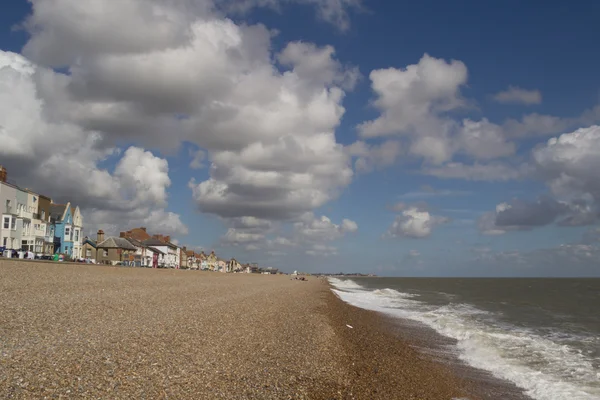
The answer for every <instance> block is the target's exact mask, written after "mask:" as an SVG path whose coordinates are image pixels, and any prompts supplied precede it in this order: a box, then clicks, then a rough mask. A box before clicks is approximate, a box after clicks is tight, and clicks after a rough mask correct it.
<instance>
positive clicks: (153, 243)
mask: <svg viewBox="0 0 600 400" xmlns="http://www.w3.org/2000/svg"><path fill="white" fill-rule="evenodd" d="M142 243H143V244H145V245H146V246H167V244H166V243H165V242H163V241H162V240H158V239H154V238H150V239H146V240H144V241H143V242H142Z"/></svg>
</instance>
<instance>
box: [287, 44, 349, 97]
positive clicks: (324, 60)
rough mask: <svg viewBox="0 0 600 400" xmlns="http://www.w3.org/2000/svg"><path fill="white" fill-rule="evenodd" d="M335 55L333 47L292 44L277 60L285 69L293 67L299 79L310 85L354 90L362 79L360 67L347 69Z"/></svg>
mask: <svg viewBox="0 0 600 400" xmlns="http://www.w3.org/2000/svg"><path fill="white" fill-rule="evenodd" d="M334 55H335V49H334V48H333V46H324V47H317V46H316V45H315V44H313V43H306V42H291V43H289V44H288V45H287V46H286V47H285V48H284V49H283V51H281V53H279V54H278V55H277V60H278V61H279V63H280V64H281V65H283V66H285V67H292V68H293V71H294V73H295V74H296V75H297V76H298V78H299V79H301V80H302V81H303V82H305V83H306V84H308V85H310V84H311V83H312V84H313V85H315V86H317V87H322V85H323V84H324V83H326V84H337V85H339V86H340V87H342V88H343V89H347V90H352V89H353V88H354V86H356V82H357V81H358V79H359V78H360V72H359V71H358V67H351V68H346V67H344V66H343V65H342V64H341V63H340V62H339V61H337V60H336V59H335V58H334Z"/></svg>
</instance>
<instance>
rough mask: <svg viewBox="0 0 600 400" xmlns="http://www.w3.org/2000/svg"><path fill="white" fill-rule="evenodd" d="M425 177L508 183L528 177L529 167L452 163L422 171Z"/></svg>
mask: <svg viewBox="0 0 600 400" xmlns="http://www.w3.org/2000/svg"><path fill="white" fill-rule="evenodd" d="M421 173H422V174H424V175H431V176H435V177H438V178H442V179H465V180H469V181H500V182H502V181H508V180H514V179H521V178H523V177H526V176H528V173H529V168H528V166H527V165H520V166H514V165H511V164H508V163H503V162H492V163H488V164H480V163H474V164H471V165H469V164H464V163H459V162H450V163H447V164H444V165H442V166H440V167H426V168H423V169H422V170H421Z"/></svg>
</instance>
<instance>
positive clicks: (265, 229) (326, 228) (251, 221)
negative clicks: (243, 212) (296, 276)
mask: <svg viewBox="0 0 600 400" xmlns="http://www.w3.org/2000/svg"><path fill="white" fill-rule="evenodd" d="M226 223H227V224H229V229H228V230H227V232H226V233H225V235H224V236H223V237H222V238H221V243H222V244H224V245H228V246H245V248H246V250H250V251H256V250H265V251H267V252H270V253H278V254H280V253H283V251H282V250H286V249H288V250H290V249H296V250H297V251H303V252H304V253H306V254H310V255H313V256H316V255H334V254H337V250H336V248H335V246H332V245H329V244H327V243H330V242H334V241H336V240H339V239H341V238H343V237H344V236H346V235H347V234H352V233H355V232H356V231H358V225H357V224H356V222H354V221H352V220H349V219H343V220H342V222H341V223H340V224H335V223H333V222H332V221H331V220H330V219H329V218H328V217H326V216H324V215H323V216H321V217H316V216H315V215H314V214H313V213H312V212H307V213H305V214H303V215H302V216H300V217H299V218H297V219H296V220H295V222H293V224H292V227H291V228H292V229H291V232H286V231H285V225H283V224H282V223H280V222H278V221H270V220H266V219H259V218H255V217H240V218H229V219H227V220H226Z"/></svg>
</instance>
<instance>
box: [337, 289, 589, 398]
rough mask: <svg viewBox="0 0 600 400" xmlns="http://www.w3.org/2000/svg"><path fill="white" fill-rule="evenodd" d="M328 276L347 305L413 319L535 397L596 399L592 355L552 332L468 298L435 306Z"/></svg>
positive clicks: (474, 362) (477, 364) (468, 358)
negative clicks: (515, 322) (509, 319)
mask: <svg viewBox="0 0 600 400" xmlns="http://www.w3.org/2000/svg"><path fill="white" fill-rule="evenodd" d="M329 281H330V283H331V284H332V286H333V287H334V288H335V289H332V290H333V292H334V293H335V294H336V295H337V296H338V297H339V298H340V299H342V300H343V301H345V302H347V303H349V304H351V305H354V306H356V307H360V308H364V309H367V310H373V311H379V312H382V313H385V314H388V315H392V316H396V317H399V318H407V319H411V320H413V321H418V322H420V323H423V324H424V325H426V326H428V327H430V328H433V329H434V330H435V331H437V332H438V333H440V334H442V335H444V336H447V337H450V338H453V339H455V340H456V341H457V344H456V349H455V350H456V353H457V354H458V357H459V358H460V359H461V360H463V361H464V362H466V363H467V364H469V365H471V366H473V367H476V368H479V369H483V370H487V371H489V372H491V373H492V374H493V375H494V376H496V377H498V378H501V379H505V380H508V381H511V382H513V383H514V384H516V385H517V386H519V387H521V388H522V389H523V390H524V391H525V393H526V394H527V395H529V396H530V397H532V398H534V399H537V400H563V399H564V400H592V399H596V400H597V399H600V384H599V382H600V371H598V370H597V369H596V368H595V367H594V360H592V359H590V358H589V357H587V355H586V354H582V353H581V351H578V350H576V349H574V348H572V347H570V346H569V345H567V344H564V343H562V342H559V341H556V340H553V335H544V336H542V335H539V334H538V333H536V332H533V331H531V330H527V329H524V328H517V327H515V326H510V325H507V324H506V323H504V322H501V321H500V319H498V318H495V316H494V314H493V313H490V312H487V311H484V310H480V309H478V308H476V307H473V306H471V305H469V304H461V303H449V304H447V305H443V306H435V305H431V304H427V303H425V302H422V301H419V300H418V297H419V296H418V295H416V294H414V293H403V292H400V291H398V290H395V289H376V290H371V289H368V288H366V287H363V286H361V285H360V284H358V283H357V282H356V281H352V280H345V279H337V278H330V280H329ZM596 361H597V360H596Z"/></svg>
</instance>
